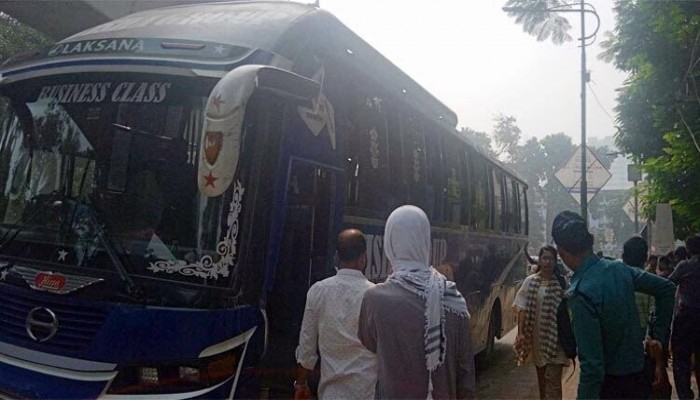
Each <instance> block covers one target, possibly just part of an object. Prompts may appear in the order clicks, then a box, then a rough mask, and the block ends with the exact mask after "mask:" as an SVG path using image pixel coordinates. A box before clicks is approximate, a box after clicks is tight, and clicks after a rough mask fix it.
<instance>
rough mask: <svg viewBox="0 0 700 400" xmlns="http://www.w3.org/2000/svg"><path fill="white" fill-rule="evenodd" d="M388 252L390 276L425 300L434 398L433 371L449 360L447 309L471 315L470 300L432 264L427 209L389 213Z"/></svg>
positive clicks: (427, 357) (426, 341)
mask: <svg viewBox="0 0 700 400" xmlns="http://www.w3.org/2000/svg"><path fill="white" fill-rule="evenodd" d="M384 252H385V253H386V256H387V258H388V259H389V262H390V263H391V268H392V273H391V275H389V277H388V278H387V281H388V282H394V283H396V284H398V285H400V286H401V287H403V288H404V289H406V290H408V291H409V292H412V293H415V294H417V295H418V296H419V297H420V298H421V299H424V300H425V330H424V334H423V337H424V346H425V365H426V368H427V369H428V372H429V373H428V376H429V380H428V399H431V398H432V391H433V379H432V374H431V373H432V372H433V371H435V369H437V368H438V367H439V366H440V365H442V364H443V362H444V361H445V349H446V347H447V337H446V335H445V311H449V312H452V313H454V314H457V315H459V316H461V317H465V318H468V317H469V312H468V311H467V302H466V301H465V300H464V297H462V295H461V294H460V293H459V292H458V291H457V287H456V286H455V284H454V282H450V281H448V280H447V279H446V278H445V277H444V276H443V275H441V274H440V273H438V272H437V271H436V270H435V269H434V268H432V267H431V266H430V264H429V263H430V222H429V221H428V216H427V215H425V213H424V212H423V210H421V209H420V208H418V207H415V206H401V207H399V208H397V209H396V210H394V212H392V213H391V215H389V218H388V219H387V221H386V226H385V228H384Z"/></svg>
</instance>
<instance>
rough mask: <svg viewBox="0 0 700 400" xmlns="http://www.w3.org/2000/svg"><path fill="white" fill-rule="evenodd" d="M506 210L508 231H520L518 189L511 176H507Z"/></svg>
mask: <svg viewBox="0 0 700 400" xmlns="http://www.w3.org/2000/svg"><path fill="white" fill-rule="evenodd" d="M504 192H505V205H506V207H505V212H504V219H505V223H506V231H507V232H512V233H518V232H520V226H519V225H520V217H519V215H518V190H517V187H516V186H515V182H514V181H513V179H512V178H511V177H509V176H506V177H505V191H504Z"/></svg>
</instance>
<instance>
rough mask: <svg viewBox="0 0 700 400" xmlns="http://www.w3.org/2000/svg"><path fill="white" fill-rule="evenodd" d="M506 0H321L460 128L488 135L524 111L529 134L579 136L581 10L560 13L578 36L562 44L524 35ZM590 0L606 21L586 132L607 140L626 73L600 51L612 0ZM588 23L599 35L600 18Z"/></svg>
mask: <svg viewBox="0 0 700 400" xmlns="http://www.w3.org/2000/svg"><path fill="white" fill-rule="evenodd" d="M505 1H506V0H431V1H417V0H320V6H321V8H323V9H325V10H327V11H329V12H331V13H332V14H334V15H335V16H336V17H338V19H340V20H341V21H342V22H343V23H344V24H345V25H347V26H348V27H349V28H350V29H352V30H353V31H354V32H355V33H357V34H358V35H359V36H360V37H362V38H363V39H364V40H365V41H367V42H368V43H369V44H370V45H372V46H373V47H375V48H376V49H377V50H379V52H381V53H382V54H383V55H384V56H386V57H387V58H388V59H389V60H390V61H392V62H393V63H394V64H396V65H397V66H398V67H399V68H401V69H402V70H403V71H404V72H406V73H407V74H408V75H409V76H411V77H412V78H413V79H414V80H415V81H417V82H418V83H419V84H420V85H421V86H423V87H424V88H426V89H427V90H428V91H429V92H431V93H432V94H433V95H435V96H436V97H437V98H438V99H440V100H441V101H442V102H443V103H445V104H446V105H447V106H448V107H450V108H451V109H452V110H453V111H455V112H456V113H457V115H458V117H459V122H458V127H469V128H471V129H475V130H478V131H483V132H488V133H490V132H491V131H492V129H493V126H494V118H495V117H496V116H498V115H499V114H503V115H506V116H513V117H515V118H516V120H517V125H518V126H519V127H520V128H521V130H522V134H523V139H524V140H525V139H528V138H530V137H533V136H534V137H537V138H543V137H544V136H546V135H549V134H554V133H559V132H564V133H565V134H567V135H569V136H571V137H572V139H573V142H574V143H580V138H581V96H580V93H581V49H580V47H578V41H576V40H575V39H576V38H578V36H579V34H580V22H579V20H580V16H579V14H578V13H567V14H562V15H564V16H566V17H567V18H568V19H569V21H570V23H571V25H572V29H571V35H572V37H574V41H572V42H567V43H564V44H562V45H555V44H553V43H552V42H551V41H545V42H538V41H537V40H536V38H535V37H533V36H530V35H528V34H526V33H525V32H523V30H522V26H521V25H516V24H515V22H514V19H513V18H510V17H508V16H507V14H506V13H505V12H503V11H502V10H501V7H502V6H503V5H504V4H505ZM588 1H589V2H590V3H591V4H593V5H594V6H595V7H596V9H597V11H598V14H599V15H600V19H601V27H600V30H599V32H598V36H597V40H596V42H595V43H594V44H593V46H590V47H587V48H586V56H587V69H588V70H589V71H590V73H591V81H590V84H589V88H588V90H587V97H588V100H587V102H586V109H587V119H586V121H587V128H586V131H587V136H588V137H597V138H603V137H606V136H612V135H613V134H614V132H615V127H614V126H615V124H614V121H613V118H614V110H613V108H614V107H615V104H616V101H615V96H616V89H617V88H619V87H620V86H622V84H623V81H624V79H625V75H624V74H623V73H621V72H619V71H617V70H616V69H615V68H614V67H613V65H611V64H607V63H605V62H603V61H601V60H598V58H597V56H598V54H600V53H601V51H602V50H601V48H600V43H601V41H602V40H603V39H604V37H605V36H604V32H605V31H610V30H612V29H613V28H614V23H615V14H614V11H613V10H612V6H613V1H612V0H588ZM586 26H587V32H586V33H587V34H590V33H592V32H593V29H594V28H595V19H594V17H592V16H590V17H589V18H588V19H587V20H586ZM591 89H592V90H591ZM594 93H595V95H596V96H597V98H598V101H596V98H595V97H594ZM599 103H600V104H599Z"/></svg>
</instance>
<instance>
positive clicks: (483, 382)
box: [476, 329, 698, 399]
mask: <svg viewBox="0 0 700 400" xmlns="http://www.w3.org/2000/svg"><path fill="white" fill-rule="evenodd" d="M516 332H517V330H516V329H514V330H512V331H511V332H510V333H509V334H508V335H506V336H504V337H503V338H502V339H501V340H498V341H496V345H495V349H494V352H495V354H494V357H493V360H492V362H491V363H490V364H489V365H488V366H479V365H477V371H476V397H477V398H478V399H539V393H538V390H537V374H536V373H535V368H534V367H533V366H532V365H527V366H524V367H518V366H517V365H516V364H515V353H514V352H513V342H514V341H515V335H516ZM579 367H580V366H579V365H578V363H577V364H576V370H575V371H573V370H572V368H571V367H568V368H565V369H564V373H563V376H564V387H563V398H564V399H575V398H576V387H577V385H578V377H579V371H580V369H579ZM572 371H573V375H572ZM668 372H669V379H671V382H672V383H673V373H672V371H671V368H670V367H669V369H668ZM692 383H693V391H694V392H695V393H696V394H698V388H697V386H696V382H695V379H693V381H692ZM671 398H672V399H677V398H678V396H677V394H676V391H675V389H674V391H673V394H672V396H671Z"/></svg>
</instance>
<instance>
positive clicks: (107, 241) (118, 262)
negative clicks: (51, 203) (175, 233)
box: [64, 197, 146, 301]
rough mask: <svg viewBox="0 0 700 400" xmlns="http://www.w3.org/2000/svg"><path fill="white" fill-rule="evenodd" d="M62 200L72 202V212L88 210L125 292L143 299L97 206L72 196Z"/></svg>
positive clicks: (87, 200)
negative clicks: (106, 229) (81, 208)
mask: <svg viewBox="0 0 700 400" xmlns="http://www.w3.org/2000/svg"><path fill="white" fill-rule="evenodd" d="M64 200H66V201H67V202H68V203H69V204H70V203H72V205H73V207H74V208H75V210H74V211H73V212H74V213H77V212H78V207H85V208H86V209H87V210H88V211H89V214H90V219H91V222H92V226H93V227H94V228H95V232H96V234H97V238H98V239H99V240H100V242H102V246H104V249H105V251H106V252H107V256H109V259H110V261H112V265H114V269H116V270H117V273H118V274H119V278H120V279H121V280H122V282H123V283H124V287H125V288H126V293H127V294H128V295H129V296H132V297H133V298H134V299H136V300H142V301H145V300H146V296H145V295H144V290H143V288H142V287H141V286H139V285H137V284H136V283H135V282H134V280H133V279H131V276H130V275H129V272H128V271H127V268H126V266H125V265H124V262H123V261H122V259H121V258H120V257H119V254H124V251H123V249H121V245H119V243H118V242H117V241H115V240H112V239H111V235H110V234H109V233H108V232H105V224H104V223H102V221H101V218H100V216H99V213H98V211H97V208H96V207H95V206H94V205H93V204H92V202H90V200H89V199H86V200H84V201H80V200H77V199H74V198H70V197H65V198H64Z"/></svg>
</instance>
